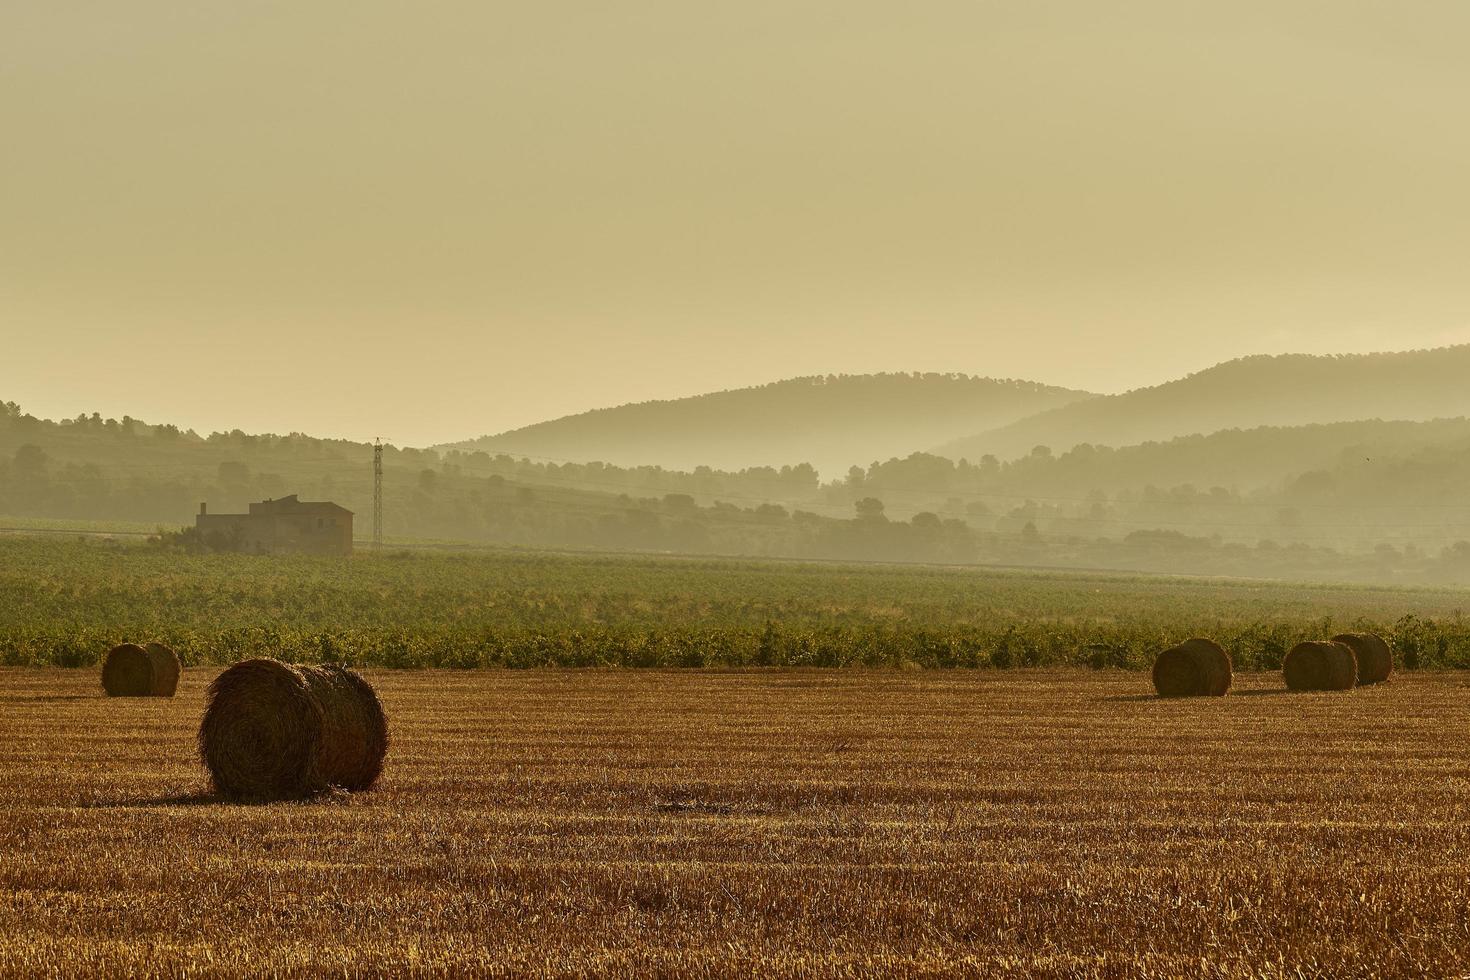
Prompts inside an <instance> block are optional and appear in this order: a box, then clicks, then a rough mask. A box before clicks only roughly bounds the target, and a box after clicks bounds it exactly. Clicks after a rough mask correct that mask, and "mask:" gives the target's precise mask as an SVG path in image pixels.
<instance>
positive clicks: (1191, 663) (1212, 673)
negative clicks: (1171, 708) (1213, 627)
mask: <svg viewBox="0 0 1470 980" xmlns="http://www.w3.org/2000/svg"><path fill="white" fill-rule="evenodd" d="M1153 677H1154V690H1156V691H1158V692H1159V697H1163V698H1183V697H1220V696H1221V695H1223V694H1224V693H1225V692H1226V691H1229V690H1230V682H1231V680H1232V670H1231V664H1230V655H1229V654H1228V653H1226V652H1225V650H1224V649H1223V648H1222V647H1221V646H1220V645H1219V644H1218V643H1216V642H1215V641H1214V640H1207V639H1204V638H1203V637H1195V638H1194V639H1192V640H1185V641H1184V642H1183V643H1181V644H1179V645H1178V646H1176V647H1170V648H1169V649H1167V650H1165V651H1164V652H1163V653H1161V654H1159V656H1158V659H1157V660H1155V661H1154V671H1153Z"/></svg>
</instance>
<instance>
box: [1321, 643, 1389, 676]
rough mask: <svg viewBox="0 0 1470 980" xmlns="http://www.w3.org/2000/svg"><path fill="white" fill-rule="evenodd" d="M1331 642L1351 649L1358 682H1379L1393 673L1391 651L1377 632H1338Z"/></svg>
mask: <svg viewBox="0 0 1470 980" xmlns="http://www.w3.org/2000/svg"><path fill="white" fill-rule="evenodd" d="M1332 642H1334V643H1341V644H1342V645H1343V646H1346V647H1348V648H1349V649H1350V650H1352V651H1353V656H1355V657H1356V658H1357V660H1358V684H1359V686H1361V685H1363V684H1381V683H1383V682H1384V681H1386V680H1388V678H1389V675H1390V674H1392V673H1393V651H1392V650H1390V649H1389V647H1388V643H1387V642H1385V641H1384V639H1383V637H1381V636H1379V635H1378V634H1377V633H1339V634H1338V635H1337V636H1334V637H1333V638H1332Z"/></svg>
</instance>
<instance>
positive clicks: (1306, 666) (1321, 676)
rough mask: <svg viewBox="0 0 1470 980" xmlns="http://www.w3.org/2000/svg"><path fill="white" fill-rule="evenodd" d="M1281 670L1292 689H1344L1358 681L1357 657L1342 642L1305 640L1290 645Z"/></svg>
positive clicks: (1287, 684) (1350, 648)
mask: <svg viewBox="0 0 1470 980" xmlns="http://www.w3.org/2000/svg"><path fill="white" fill-rule="evenodd" d="M1281 672H1282V673H1283V674H1284V675H1285V676H1286V686H1287V687H1289V688H1291V689H1292V690H1293V691H1346V690H1348V689H1349V688H1351V687H1352V686H1353V685H1355V684H1357V682H1358V659H1357V657H1355V656H1354V655H1353V649H1352V647H1350V646H1348V645H1346V644H1344V643H1338V642H1335V641H1332V640H1307V641H1306V642H1305V643H1298V644H1297V645H1296V646H1294V647H1292V648H1291V651H1290V652H1289V653H1287V655H1286V659H1285V660H1284V661H1283V662H1282V664H1281Z"/></svg>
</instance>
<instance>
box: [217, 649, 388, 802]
mask: <svg viewBox="0 0 1470 980" xmlns="http://www.w3.org/2000/svg"><path fill="white" fill-rule="evenodd" d="M387 752H388V719H387V717H386V716H385V715H384V713H383V706H382V704H381V703H380V702H379V701H378V696H377V694H375V693H374V692H373V689H372V686H371V685H369V684H368V682H367V681H366V680H364V679H363V678H362V677H361V675H359V674H357V673H356V672H355V671H352V670H348V669H347V668H346V667H341V666H337V665H327V666H322V667H296V666H292V665H290V664H284V663H281V662H280V661H278V660H264V659H261V660H246V661H242V662H241V663H238V664H235V665H234V666H233V667H231V668H229V669H228V670H226V671H225V672H224V673H222V674H220V675H219V676H218V677H216V678H215V679H214V683H213V684H211V685H210V686H209V694H208V702H207V704H206V706H205V709H204V720H203V722H202V723H201V724H200V726H199V754H200V757H201V758H202V759H203V760H204V765H205V766H206V767H207V768H208V769H209V773H210V776H211V777H212V778H213V780H214V786H215V789H216V790H218V791H219V793H220V795H222V796H225V797H228V798H230V799H236V800H257V801H258V800H280V799H294V798H300V797H303V796H311V795H314V794H316V793H320V792H323V791H325V790H328V789H332V788H340V789H347V790H364V789H369V788H371V787H372V785H373V784H374V783H375V782H377V779H378V776H379V774H380V773H381V772H382V770H383V757H384V756H385V755H386V754H387Z"/></svg>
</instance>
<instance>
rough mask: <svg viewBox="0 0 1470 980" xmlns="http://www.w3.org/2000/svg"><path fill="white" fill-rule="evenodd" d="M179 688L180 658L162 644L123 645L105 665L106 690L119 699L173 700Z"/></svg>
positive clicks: (108, 655) (108, 656) (104, 684)
mask: <svg viewBox="0 0 1470 980" xmlns="http://www.w3.org/2000/svg"><path fill="white" fill-rule="evenodd" d="M178 686H179V658H178V657H177V656H175V655H174V652H173V651H172V650H170V649H169V648H168V647H166V646H164V645H163V644H161V643H150V644H148V646H147V647H140V646H138V644H136V643H120V644H118V645H117V646H115V647H113V648H112V649H111V650H109V651H107V659H105V660H103V661H102V689H103V690H104V691H106V692H107V693H108V694H109V695H110V696H112V697H115V698H149V697H153V698H171V697H173V696H174V691H175V690H177V689H178Z"/></svg>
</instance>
